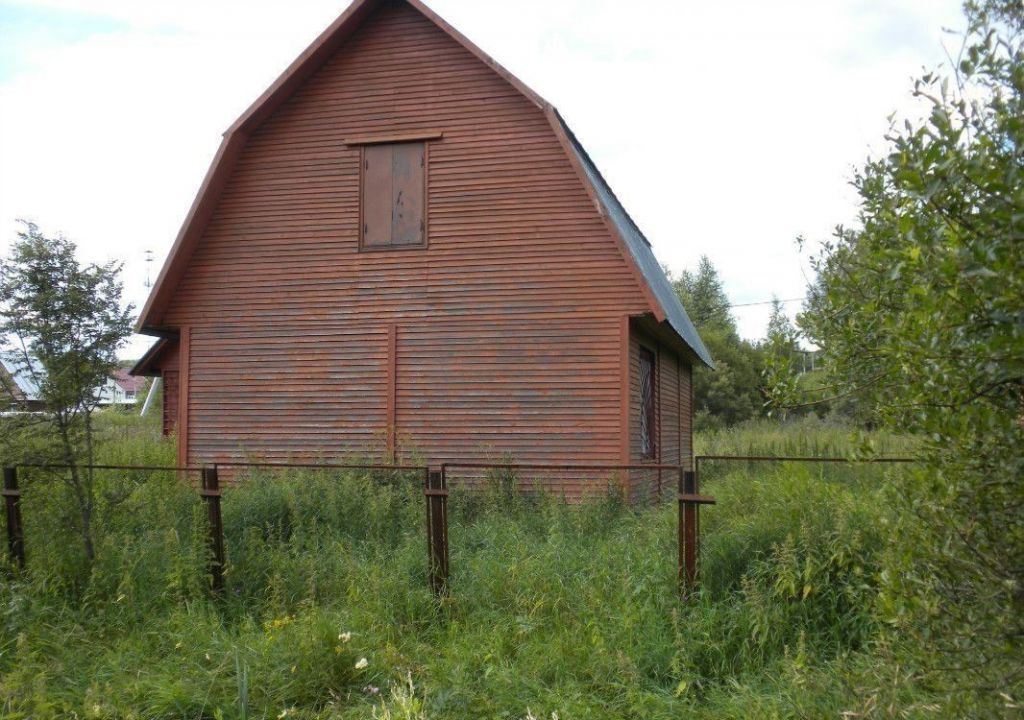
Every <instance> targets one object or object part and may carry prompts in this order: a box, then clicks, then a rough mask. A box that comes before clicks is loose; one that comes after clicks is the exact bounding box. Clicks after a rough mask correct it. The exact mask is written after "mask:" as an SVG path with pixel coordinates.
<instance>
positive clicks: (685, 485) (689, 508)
mask: <svg viewBox="0 0 1024 720" xmlns="http://www.w3.org/2000/svg"><path fill="white" fill-rule="evenodd" d="M697 490H698V488H697V473H695V472H693V471H690V470H681V471H680V472H679V565H678V578H679V588H680V591H681V592H682V594H683V596H684V597H685V596H686V595H687V594H689V592H690V591H692V590H693V589H694V588H695V587H696V586H697V565H698V560H699V558H698V555H699V551H700V545H699V542H700V506H701V505H714V504H715V499H714V498H713V497H708V496H706V495H700V494H698V492H697Z"/></svg>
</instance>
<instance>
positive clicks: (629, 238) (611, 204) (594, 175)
mask: <svg viewBox="0 0 1024 720" xmlns="http://www.w3.org/2000/svg"><path fill="white" fill-rule="evenodd" d="M556 116H557V117H558V121H559V122H560V123H561V124H562V127H563V128H564V129H565V134H566V135H567V136H568V137H569V140H570V141H571V143H572V148H573V151H574V152H575V153H576V157H577V158H579V161H580V163H581V164H582V165H583V169H584V170H585V171H586V173H587V177H588V178H589V179H590V182H591V184H593V186H594V189H595V190H596V191H597V195H598V197H599V198H600V200H601V204H602V205H603V206H604V208H605V212H607V213H608V217H609V218H611V221H612V222H613V223H614V224H615V226H616V227H617V228H618V230H619V234H620V235H621V236H622V238H623V240H625V242H626V246H627V247H628V248H629V252H630V254H631V255H632V256H633V259H634V260H635V261H636V264H637V266H638V267H639V268H640V272H642V273H643V276H644V279H646V280H647V284H648V285H649V286H650V288H651V292H653V293H654V297H655V298H657V300H658V302H659V303H660V304H661V307H662V309H663V310H664V311H665V316H666V319H667V320H668V324H669V325H671V326H672V329H673V330H675V331H676V332H677V333H678V334H679V336H680V337H681V338H682V339H683V342H685V343H686V344H687V345H688V346H689V347H690V349H691V350H693V352H694V354H696V355H697V357H699V358H700V359H701V360H702V361H703V362H704V363H705V364H706V365H707V366H708V367H710V368H713V367H714V366H715V363H714V361H713V360H712V359H711V353H709V352H708V349H707V348H706V347H705V346H704V341H703V340H701V339H700V334H699V333H698V332H697V328H695V327H694V326H693V322H692V321H691V320H690V316H689V315H687V314H686V310H685V309H684V308H683V305H682V303H681V302H679V296H678V295H676V291H675V290H674V289H673V288H672V283H670V282H669V280H668V278H667V277H665V271H664V270H662V268H661V264H660V263H659V262H658V258H656V257H655V256H654V251H653V250H652V249H651V244H650V243H649V242H648V241H647V238H646V237H644V234H643V233H642V232H641V231H640V228H638V227H637V225H636V223H635V222H633V218H631V217H630V216H629V213H628V212H626V209H625V208H624V207H622V203H621V202H619V199H618V198H617V197H615V193H614V192H612V189H611V188H610V187H609V186H608V183H607V182H606V181H605V179H604V177H602V175H601V172H600V171H599V170H598V169H597V166H596V165H595V164H594V161H593V160H591V159H590V156H589V155H588V154H587V151H586V150H584V149H583V146H582V145H581V144H580V141H579V140H577V139H576V136H575V135H574V134H573V132H572V130H571V129H569V126H568V125H567V124H566V122H565V120H564V119H563V118H562V116H561V115H559V114H558V113H557V112H556Z"/></svg>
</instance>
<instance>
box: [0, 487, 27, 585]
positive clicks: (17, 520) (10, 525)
mask: <svg viewBox="0 0 1024 720" xmlns="http://www.w3.org/2000/svg"><path fill="white" fill-rule="evenodd" d="M0 492H2V494H3V496H4V504H5V505H6V506H7V550H8V551H9V552H10V558H11V563H12V564H14V565H15V566H16V567H17V568H18V569H19V570H24V569H25V531H24V528H23V526H22V524H21V490H19V489H18V471H17V469H16V468H12V467H5V468H4V487H3V490H2V491H0Z"/></svg>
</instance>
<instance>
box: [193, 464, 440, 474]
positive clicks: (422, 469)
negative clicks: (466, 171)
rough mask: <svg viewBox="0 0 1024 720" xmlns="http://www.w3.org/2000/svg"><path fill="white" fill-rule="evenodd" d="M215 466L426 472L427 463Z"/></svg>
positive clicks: (218, 465) (227, 465) (229, 465)
mask: <svg viewBox="0 0 1024 720" xmlns="http://www.w3.org/2000/svg"><path fill="white" fill-rule="evenodd" d="M213 467H215V468H223V467H236V468H299V469H306V470H401V471H406V472H413V471H416V472H426V471H427V466H426V465H381V464H372V463H371V464H347V463H333V464H327V463H284V462H280V463H277V462H263V463H260V462H218V463H213Z"/></svg>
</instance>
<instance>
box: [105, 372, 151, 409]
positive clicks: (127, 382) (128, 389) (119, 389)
mask: <svg viewBox="0 0 1024 720" xmlns="http://www.w3.org/2000/svg"><path fill="white" fill-rule="evenodd" d="M145 381H146V378H143V377H135V376H133V375H129V374H128V370H126V369H125V368H117V370H115V371H114V372H113V374H112V375H111V376H110V377H109V378H107V382H106V384H105V385H104V386H103V387H102V388H100V405H134V404H135V403H136V402H137V401H138V398H139V392H140V391H141V390H142V386H143V385H144V384H145Z"/></svg>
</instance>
